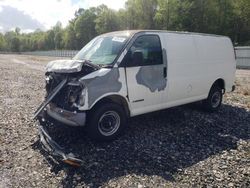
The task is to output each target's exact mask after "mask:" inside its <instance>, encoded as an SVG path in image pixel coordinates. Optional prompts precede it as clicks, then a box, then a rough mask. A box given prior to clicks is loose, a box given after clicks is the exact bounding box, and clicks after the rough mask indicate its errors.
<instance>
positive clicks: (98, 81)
mask: <svg viewBox="0 0 250 188" xmlns="http://www.w3.org/2000/svg"><path fill="white" fill-rule="evenodd" d="M119 77H120V74H119V70H118V68H113V69H111V70H110V71H109V72H108V73H107V74H105V75H103V76H97V77H94V78H91V79H82V80H80V81H81V82H83V83H84V85H86V88H87V90H88V91H87V92H88V100H87V101H88V106H89V107H90V106H91V105H92V104H93V103H94V102H95V101H96V100H97V99H98V98H99V97H101V96H102V95H104V94H106V93H117V92H119V91H120V90H121V88H122V83H121V82H120V81H119Z"/></svg>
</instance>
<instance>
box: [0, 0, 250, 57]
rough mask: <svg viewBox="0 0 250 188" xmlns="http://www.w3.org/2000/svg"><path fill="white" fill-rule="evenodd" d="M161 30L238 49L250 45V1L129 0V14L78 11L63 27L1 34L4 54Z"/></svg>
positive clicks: (72, 46) (93, 9)
mask: <svg viewBox="0 0 250 188" xmlns="http://www.w3.org/2000/svg"><path fill="white" fill-rule="evenodd" d="M127 29H157V30H158V29H159V30H173V31H190V32H201V33H212V34H219V35H226V36H229V37H230V38H231V39H232V41H233V43H234V44H235V45H250V1H249V0H237V1H235V0H209V1H208V0H127V1H126V4H125V8H124V9H120V10H118V11H115V10H112V9H110V8H108V7H107V6H105V5H100V6H98V7H91V8H89V9H83V8H81V9H79V10H77V11H76V12H75V15H74V18H73V19H72V20H70V21H69V24H68V25H67V27H65V28H63V27H62V24H61V23H60V22H58V23H57V24H56V25H55V26H54V27H52V28H51V29H50V30H48V31H41V30H40V29H37V30H36V31H34V32H32V33H26V34H25V33H22V32H21V30H20V29H19V28H16V29H15V31H9V32H6V33H5V34H2V33H0V51H13V52H19V51H35V50H54V49H70V50H79V49H81V48H82V47H83V46H84V45H85V44H86V43H87V42H88V41H90V40H91V39H92V38H93V37H95V36H97V35H99V34H102V33H106V32H111V31H115V30H127Z"/></svg>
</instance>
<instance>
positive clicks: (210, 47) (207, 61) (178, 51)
mask: <svg viewBox="0 0 250 188" xmlns="http://www.w3.org/2000/svg"><path fill="white" fill-rule="evenodd" d="M166 41H167V43H166V46H167V56H168V84H169V92H168V97H167V101H166V102H167V103H168V104H169V105H170V104H171V105H170V106H173V104H176V105H177V104H178V105H179V104H182V103H183V104H184V103H186V102H187V101H189V102H193V101H196V100H201V99H204V98H206V97H207V95H208V93H209V90H210V88H211V86H212V84H213V83H214V81H216V80H217V79H219V78H222V79H223V80H225V84H226V90H228V91H229V90H231V89H232V85H233V82H234V75H235V60H234V52H233V47H232V43H231V41H230V39H228V38H226V37H213V36H202V35H190V34H188V35H184V34H174V33H168V34H166ZM189 99H190V100H189Z"/></svg>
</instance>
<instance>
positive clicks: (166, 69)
mask: <svg viewBox="0 0 250 188" xmlns="http://www.w3.org/2000/svg"><path fill="white" fill-rule="evenodd" d="M235 70H236V62H235V54H234V48H233V45H232V42H231V40H230V39H229V38H228V37H224V36H217V35H209V34H199V33H187V32H169V31H150V30H149V31H120V32H113V33H107V34H104V35H101V36H98V37H96V38H94V39H93V40H92V41H90V42H89V43H88V44H87V45H86V46H85V47H83V49H82V50H81V51H80V52H79V53H78V54H77V55H76V56H75V57H74V58H73V59H72V60H59V61H52V62H50V63H48V65H47V67H46V90H47V96H46V98H45V102H44V103H43V104H42V105H41V106H40V107H39V109H38V110H37V112H36V114H35V116H36V117H42V118H40V119H42V120H43V122H44V121H46V120H47V119H49V118H52V119H54V120H56V121H59V122H61V123H64V124H67V125H69V126H86V128H87V131H88V134H89V136H90V137H92V138H94V139H98V140H111V139H114V138H115V137H117V136H118V135H119V134H120V133H121V132H122V130H123V129H124V127H125V126H126V119H127V118H128V117H132V116H136V115H140V114H145V113H148V112H153V111H156V110H161V109H165V108H169V107H174V106H178V105H183V104H187V103H192V102H195V101H202V103H203V105H204V107H205V109H207V110H208V111H210V112H213V111H216V110H217V109H218V108H219V107H220V105H221V101H222V96H223V94H224V93H225V92H230V91H233V90H234V80H235ZM41 129H42V131H41V133H43V128H41Z"/></svg>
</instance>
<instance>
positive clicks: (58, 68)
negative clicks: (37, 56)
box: [46, 60, 84, 73]
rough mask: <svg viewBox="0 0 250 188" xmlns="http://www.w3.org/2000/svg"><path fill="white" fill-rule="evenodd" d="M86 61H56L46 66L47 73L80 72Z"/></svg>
mask: <svg viewBox="0 0 250 188" xmlns="http://www.w3.org/2000/svg"><path fill="white" fill-rule="evenodd" d="M83 64H84V61H82V60H55V61H50V62H49V63H48V64H47V66H46V72H56V73H73V72H80V71H81V70H82V66H83Z"/></svg>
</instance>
